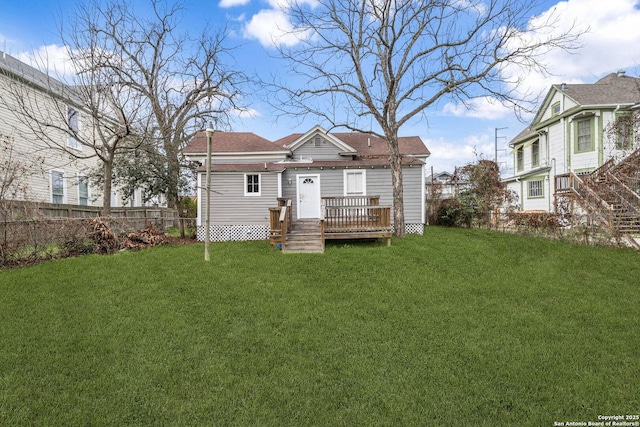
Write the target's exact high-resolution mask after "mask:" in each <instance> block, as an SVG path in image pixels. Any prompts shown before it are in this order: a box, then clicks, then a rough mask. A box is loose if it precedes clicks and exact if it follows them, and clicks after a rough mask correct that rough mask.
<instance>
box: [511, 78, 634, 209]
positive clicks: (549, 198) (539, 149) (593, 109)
mask: <svg viewBox="0 0 640 427" xmlns="http://www.w3.org/2000/svg"><path fill="white" fill-rule="evenodd" d="M639 105H640V79H638V78H635V77H630V76H627V75H626V74H625V73H624V72H623V71H620V72H618V73H611V74H609V75H607V76H605V77H603V78H602V79H600V80H598V81H597V82H595V83H593V84H564V83H563V84H558V85H553V86H552V87H551V88H550V89H549V92H548V94H547V96H546V98H545V100H544V102H543V103H542V105H541V107H540V109H539V110H538V113H537V114H536V116H535V118H534V120H533V121H532V123H531V124H530V125H529V126H528V127H527V128H526V129H524V130H523V131H522V132H520V134H519V135H517V136H516V137H515V138H514V139H513V140H512V141H511V142H510V143H509V146H510V147H511V148H512V151H511V152H512V154H513V156H514V170H515V173H514V176H512V177H509V178H507V179H505V180H504V181H505V182H506V183H507V185H508V188H509V189H511V190H513V191H515V192H516V193H517V194H518V196H519V203H520V209H521V210H522V211H536V210H538V211H539V210H542V211H549V212H551V211H553V210H554V192H555V179H554V178H555V177H556V176H558V175H563V174H568V173H574V174H576V175H581V174H586V173H589V172H592V171H594V170H595V169H596V168H598V167H599V166H601V165H602V164H603V163H604V162H605V161H606V160H607V159H608V158H611V157H616V156H618V157H619V156H621V155H622V154H624V153H625V152H629V151H630V150H631V149H632V148H634V147H633V146H632V145H631V146H625V145H624V144H621V143H620V140H618V138H615V137H614V138H611V137H608V135H607V132H606V129H607V128H608V127H609V126H610V125H611V124H612V123H613V122H614V121H615V119H616V118H617V117H619V116H621V115H624V114H630V113H632V112H633V111H634V110H636V109H637V108H638V106H639ZM629 142H630V143H632V141H631V140H630V141H629ZM625 144H626V143H625Z"/></svg>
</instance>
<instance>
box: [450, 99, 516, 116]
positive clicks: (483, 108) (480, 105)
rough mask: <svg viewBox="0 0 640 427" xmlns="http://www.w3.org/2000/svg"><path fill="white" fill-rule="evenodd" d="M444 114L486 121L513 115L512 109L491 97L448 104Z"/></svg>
mask: <svg viewBox="0 0 640 427" xmlns="http://www.w3.org/2000/svg"><path fill="white" fill-rule="evenodd" d="M443 112H444V114H448V115H453V116H456V117H473V118H476V119H484V120H499V119H504V118H506V117H509V116H512V115H513V110H512V109H511V108H508V107H505V106H504V105H502V104H501V103H500V102H499V101H497V100H495V99H493V98H490V97H487V96H485V97H481V98H474V99H472V100H470V101H469V102H467V105H464V104H454V103H451V102H449V103H447V104H446V105H445V106H444V108H443Z"/></svg>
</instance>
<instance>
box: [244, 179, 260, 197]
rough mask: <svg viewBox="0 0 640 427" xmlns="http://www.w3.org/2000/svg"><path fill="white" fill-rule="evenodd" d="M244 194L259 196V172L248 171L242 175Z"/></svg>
mask: <svg viewBox="0 0 640 427" xmlns="http://www.w3.org/2000/svg"><path fill="white" fill-rule="evenodd" d="M244 195H245V196H259V195H260V174H259V173H255V174H253V173H248V174H245V175H244Z"/></svg>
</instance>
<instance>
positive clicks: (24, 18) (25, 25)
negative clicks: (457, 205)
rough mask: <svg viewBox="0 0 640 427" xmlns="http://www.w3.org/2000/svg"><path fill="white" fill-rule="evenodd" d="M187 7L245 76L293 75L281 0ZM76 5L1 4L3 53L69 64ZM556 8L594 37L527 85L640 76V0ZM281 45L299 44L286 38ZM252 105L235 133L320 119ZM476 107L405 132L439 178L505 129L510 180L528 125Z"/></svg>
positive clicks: (486, 149)
mask: <svg viewBox="0 0 640 427" xmlns="http://www.w3.org/2000/svg"><path fill="white" fill-rule="evenodd" d="M131 3H136V6H138V5H144V4H147V3H148V2H147V1H146V0H145V1H142V0H132V1H131ZM184 3H185V11H184V14H183V16H182V23H183V25H184V27H185V29H190V30H191V31H194V32H195V33H194V35H196V34H197V33H198V32H199V31H200V30H201V29H202V28H203V27H204V26H205V24H207V23H209V24H210V25H212V26H213V27H222V26H225V25H226V26H227V28H228V29H229V30H230V31H231V37H230V41H231V42H232V43H234V44H236V45H238V46H239V47H238V48H237V49H236V51H235V52H236V61H237V63H238V65H239V66H240V67H241V68H243V69H244V71H245V72H247V73H249V74H252V73H257V74H261V73H271V72H274V70H276V72H282V73H286V72H287V71H286V69H284V70H283V69H281V68H275V61H274V60H272V59H271V58H270V56H269V54H270V53H273V50H272V48H271V47H270V46H269V45H270V42H271V40H272V36H273V35H274V34H273V33H272V32H273V31H274V28H280V29H286V28H287V25H288V21H287V18H286V16H285V15H284V14H283V13H282V10H281V9H280V7H279V0H190V1H189V0H188V1H185V2H184ZM74 5H75V3H74V2H73V1H68V0H66V1H65V0H60V1H55V0H22V1H15V0H1V3H0V50H3V51H6V52H7V53H9V54H10V55H12V56H16V57H18V58H20V59H22V60H23V61H25V62H29V58H30V57H31V56H33V55H34V52H42V51H43V50H45V49H46V51H47V55H48V57H49V58H50V59H51V58H53V60H60V61H62V59H63V51H64V49H62V46H60V38H59V36H58V33H59V31H58V28H59V24H60V22H64V20H65V19H67V18H66V16H68V15H69V13H70V12H71V11H72V10H73V9H74V7H75V6H74ZM554 8H555V9H556V13H558V14H559V16H561V17H562V23H563V24H566V25H569V24H570V23H571V22H574V21H575V22H576V23H577V24H578V25H580V26H582V27H583V28H587V27H588V28H589V32H588V33H587V34H585V35H584V36H583V37H582V39H581V43H582V45H583V47H582V48H580V49H579V50H577V51H575V52H573V53H571V54H569V53H566V52H553V53H550V54H549V55H548V58H547V63H548V64H549V65H550V66H551V71H552V72H553V74H554V76H553V77H551V78H544V77H542V76H539V75H536V74H531V75H529V76H527V79H526V84H527V85H528V86H529V87H530V88H531V89H532V90H535V91H540V90H542V91H546V90H547V89H548V88H549V87H550V85H551V84H554V83H563V82H565V83H593V82H594V81H596V80H597V79H599V78H600V77H602V76H604V75H606V74H608V73H611V72H616V71H618V70H621V69H624V70H626V71H627V73H628V74H630V75H634V76H637V75H638V74H639V73H640V50H638V48H637V47H638V46H640V0H567V1H553V0H544V1H543V2H542V4H541V6H540V7H539V8H538V9H537V10H536V12H535V13H536V16H532V19H536V17H540V16H544V15H545V14H546V13H549V12H550V11H551V10H552V9H554ZM280 36H283V35H282V34H280ZM281 40H282V41H283V42H285V43H291V44H293V43H295V42H296V40H295V38H292V37H288V36H287V35H284V38H282V39H281ZM247 101H248V102H249V107H250V108H251V109H252V111H253V112H254V114H253V115H251V116H245V117H238V118H237V119H236V120H235V121H234V123H233V124H232V126H233V128H232V129H231V130H235V131H250V132H255V133H257V134H258V135H261V136H263V137H265V138H268V139H271V140H275V139H278V138H281V137H283V136H285V135H288V134H290V133H293V132H305V131H307V130H309V129H310V128H311V127H312V126H313V125H314V124H315V123H314V122H313V120H307V121H305V122H303V123H298V121H297V120H287V119H280V120H279V121H277V122H274V120H273V119H272V117H270V114H269V109H268V107H267V105H266V104H264V103H262V102H260V100H259V99H250V100H247ZM475 106H476V108H475V109H474V110H467V109H465V108H463V107H462V106H459V105H451V104H446V103H441V104H438V105H437V106H435V107H434V108H432V109H430V110H428V111H427V112H426V117H427V118H426V119H425V120H421V121H416V122H414V123H412V124H410V125H409V126H406V127H405V128H403V129H402V130H401V134H402V135H404V136H408V135H419V136H420V137H421V138H422V139H423V141H424V142H425V144H426V145H427V147H428V148H429V150H431V152H432V156H431V158H430V159H429V161H428V166H429V167H431V166H433V168H434V170H435V171H436V172H438V171H443V170H449V171H452V170H453V168H454V167H455V166H464V165H465V164H467V163H469V162H471V161H473V160H474V158H475V154H478V155H481V156H482V157H484V158H490V159H493V157H494V142H495V129H496V128H506V129H500V130H499V131H498V135H499V137H500V138H499V140H498V144H499V148H500V149H501V151H499V158H500V161H501V162H504V165H503V174H505V175H509V174H510V173H512V171H513V165H512V159H511V158H510V156H508V155H507V150H506V143H507V142H508V141H509V140H511V139H512V138H513V137H514V136H515V135H517V134H518V133H519V132H520V131H521V130H522V129H523V128H524V127H525V126H526V124H525V123H522V122H520V121H518V120H517V118H516V116H515V114H514V113H513V112H512V111H510V110H507V109H505V108H503V107H501V106H500V105H499V104H496V103H491V102H490V100H482V99H481V100H478V101H475ZM527 119H530V117H529V118H527ZM474 153H475V154H474Z"/></svg>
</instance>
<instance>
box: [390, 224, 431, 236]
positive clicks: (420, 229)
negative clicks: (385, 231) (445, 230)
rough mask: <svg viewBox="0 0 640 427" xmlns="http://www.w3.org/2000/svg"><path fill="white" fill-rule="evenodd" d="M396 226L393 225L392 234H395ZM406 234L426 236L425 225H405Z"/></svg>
mask: <svg viewBox="0 0 640 427" xmlns="http://www.w3.org/2000/svg"><path fill="white" fill-rule="evenodd" d="M395 230H396V229H395V226H394V225H393V224H391V232H392V233H393V232H395ZM404 232H405V233H407V234H424V224H407V223H405V224H404Z"/></svg>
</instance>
